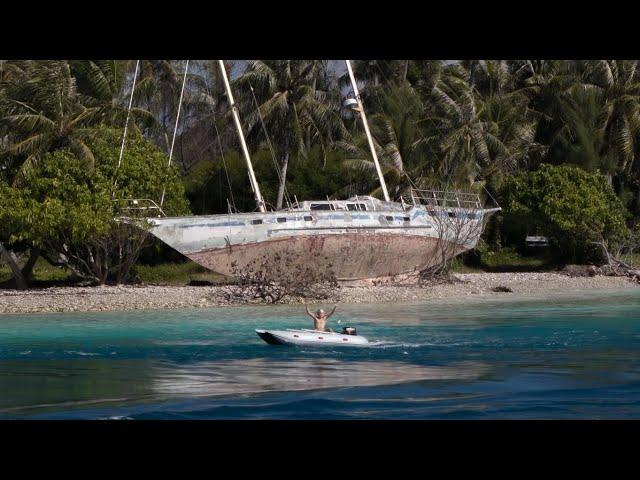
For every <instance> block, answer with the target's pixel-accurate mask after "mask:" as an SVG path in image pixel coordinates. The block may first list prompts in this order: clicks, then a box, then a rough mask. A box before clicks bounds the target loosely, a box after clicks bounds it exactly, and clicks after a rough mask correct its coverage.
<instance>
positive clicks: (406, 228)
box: [149, 208, 482, 281]
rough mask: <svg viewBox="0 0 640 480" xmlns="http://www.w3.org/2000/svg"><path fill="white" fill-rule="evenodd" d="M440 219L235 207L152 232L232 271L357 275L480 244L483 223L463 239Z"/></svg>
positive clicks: (430, 261)
mask: <svg viewBox="0 0 640 480" xmlns="http://www.w3.org/2000/svg"><path fill="white" fill-rule="evenodd" d="M459 214H460V215H463V214H464V215H467V214H468V215H470V216H471V215H473V217H471V218H472V219H471V220H469V225H470V226H471V227H473V226H474V225H479V224H481V223H482V215H481V214H476V213H470V212H468V211H463V210H460V211H459ZM443 215H448V213H447V212H444V211H443ZM434 218H436V217H434V216H433V214H430V213H427V212H426V211H425V210H424V209H421V208H414V209H411V210H409V211H406V212H404V211H403V212H398V211H386V212H385V211H376V212H345V213H342V212H340V213H338V212H274V213H264V214H260V213H254V214H230V215H212V216H204V217H183V218H166V219H157V220H154V221H153V222H152V223H153V226H152V227H151V228H150V229H149V231H150V232H151V233H152V234H153V235H155V236H156V237H158V238H159V239H160V240H162V241H163V242H165V243H167V244H168V245H170V246H171V247H173V248H175V249H176V250H178V251H179V252H180V253H182V254H184V255H185V256H187V257H188V258H190V259H191V260H193V261H194V262H196V263H198V264H200V265H202V266H204V267H206V268H208V269H210V270H212V271H215V272H218V273H221V274H224V275H228V276H232V277H233V276H241V275H243V274H246V273H247V272H249V273H250V272H251V271H254V272H255V271H259V270H268V271H271V272H274V273H276V274H277V275H290V274H300V273H303V272H305V271H308V269H313V270H314V271H321V272H325V271H326V272H330V273H331V274H332V275H331V276H334V277H335V278H336V279H337V280H339V281H350V280H362V279H371V278H379V277H393V276H397V275H404V274H411V273H417V272H419V271H420V270H422V269H424V268H426V267H428V266H431V265H434V264H436V263H437V262H440V261H442V257H443V252H446V256H454V255H457V254H458V253H460V252H462V251H464V250H467V249H469V248H473V247H474V246H475V243H476V242H477V240H478V237H479V234H480V232H481V229H480V228H478V229H476V230H477V232H476V231H475V230H473V228H472V230H473V232H474V233H473V234H472V235H466V236H465V238H464V241H462V242H458V241H456V240H460V236H459V235H454V236H453V238H452V235H451V234H450V232H449V231H444V230H443V228H444V227H443V223H441V222H438V221H435V220H434ZM256 222H257V223H256ZM458 243H459V244H458Z"/></svg>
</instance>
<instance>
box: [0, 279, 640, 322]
mask: <svg viewBox="0 0 640 480" xmlns="http://www.w3.org/2000/svg"><path fill="white" fill-rule="evenodd" d="M454 277H455V278H456V279H457V282H453V283H441V284H435V285H430V286H417V285H400V286H394V285H380V286H370V285H368V286H360V287H357V286H356V287H354V286H351V287H343V288H340V289H338V290H336V291H335V292H334V294H333V295H332V296H331V298H329V299H326V300H323V301H320V302H314V303H325V304H330V303H335V302H340V303H355V304H360V303H386V302H404V301H425V300H439V299H451V298H456V297H472V296H473V297H474V298H477V297H500V298H504V294H501V293H496V292H492V291H491V289H492V288H494V287H497V286H506V287H509V288H510V289H512V290H513V292H514V294H515V295H518V296H535V295H544V296H551V295H561V294H563V293H565V294H566V293H576V292H581V291H589V290H621V289H637V288H639V286H638V284H637V283H634V282H632V281H631V280H630V279H628V278H627V277H613V276H601V275H599V276H594V277H569V276H567V275H563V274H559V273H549V272H547V273H538V272H536V273H466V274H462V273H461V274H455V275H454ZM510 298H511V297H510ZM303 302H304V299H299V298H295V299H285V301H284V302H283V303H289V304H301V303H303ZM221 305H234V304H233V303H230V302H228V301H227V300H225V298H224V296H223V295H222V287H220V286H202V287H194V286H158V285H148V286H129V285H120V286H102V287H52V288H44V289H33V290H28V291H18V290H0V313H35V312H90V311H123V310H152V309H162V308H166V309H179V308H198V307H200V308H207V307H212V306H221Z"/></svg>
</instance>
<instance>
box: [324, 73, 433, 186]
mask: <svg viewBox="0 0 640 480" xmlns="http://www.w3.org/2000/svg"><path fill="white" fill-rule="evenodd" d="M378 101H379V105H378V108H379V111H380V113H373V114H370V115H368V118H369V123H370V129H371V136H372V137H373V144H374V148H375V150H376V154H377V156H378V159H379V161H380V165H381V168H382V171H383V175H384V177H385V183H386V184H387V187H388V190H389V194H390V196H391V197H393V198H397V197H398V196H399V195H401V194H403V193H404V192H405V190H406V189H407V188H410V187H411V186H412V184H413V182H412V180H411V176H413V175H416V176H419V175H422V174H424V172H425V170H427V169H428V168H429V166H430V165H432V164H431V163H430V162H429V159H430V158H431V157H430V155H429V154H428V151H427V150H426V147H427V145H426V143H425V141H424V133H423V131H422V129H421V126H420V122H421V120H422V118H423V115H424V106H423V104H422V101H421V99H420V96H419V95H418V93H417V92H416V91H415V90H414V89H413V88H412V87H411V86H409V85H401V86H396V85H391V86H389V87H388V88H386V89H385V90H384V94H382V95H380V97H379V98H378ZM383 112H384V113H383ZM359 125H360V124H359V123H358V126H359ZM335 145H336V147H337V148H338V149H340V150H341V151H343V152H344V153H345V154H346V155H347V158H346V159H345V160H344V165H345V167H346V168H348V169H351V170H355V171H359V172H362V173H364V174H365V175H366V178H367V184H368V187H369V193H370V194H371V195H376V196H379V195H380V194H381V187H379V186H377V185H378V177H377V172H376V168H375V164H374V163H373V160H372V158H371V152H370V149H369V145H368V141H367V137H366V135H365V133H364V132H363V131H362V130H358V131H357V132H355V134H353V135H351V136H350V137H349V138H346V139H344V140H341V141H338V142H336V143H335ZM374 185H375V186H374ZM352 188H353V185H348V186H347V187H346V188H345V189H344V191H342V192H337V193H339V194H340V193H342V194H344V193H346V192H347V191H351V190H352Z"/></svg>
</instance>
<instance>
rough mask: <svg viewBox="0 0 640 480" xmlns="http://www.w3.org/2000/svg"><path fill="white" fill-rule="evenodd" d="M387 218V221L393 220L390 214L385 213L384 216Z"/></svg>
mask: <svg viewBox="0 0 640 480" xmlns="http://www.w3.org/2000/svg"><path fill="white" fill-rule="evenodd" d="M384 218H386V219H387V222H393V217H392V216H390V215H387V216H386V217H384Z"/></svg>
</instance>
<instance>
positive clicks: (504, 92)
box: [426, 60, 544, 185]
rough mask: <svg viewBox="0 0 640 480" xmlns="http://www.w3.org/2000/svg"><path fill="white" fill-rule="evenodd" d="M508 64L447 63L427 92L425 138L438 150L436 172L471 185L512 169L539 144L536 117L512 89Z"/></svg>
mask: <svg viewBox="0 0 640 480" xmlns="http://www.w3.org/2000/svg"><path fill="white" fill-rule="evenodd" d="M515 85H516V82H515V79H514V78H512V75H511V73H510V68H509V65H508V64H507V63H506V62H503V61H489V60H487V61H484V60H481V61H477V62H474V63H472V64H469V65H466V66H465V65H462V64H456V65H449V66H447V67H446V69H445V70H444V72H443V75H442V76H441V78H440V79H439V81H438V82H437V83H436V85H435V86H434V88H433V90H432V94H431V101H432V104H431V106H430V111H429V114H428V118H427V121H426V123H427V131H428V132H430V133H429V136H428V138H429V139H430V141H431V142H434V143H435V144H436V145H437V148H438V149H439V150H440V153H441V159H440V169H439V172H440V175H441V176H443V177H445V178H447V181H449V180H451V179H452V180H453V181H454V183H458V184H469V185H471V184H473V183H474V182H476V181H478V180H482V181H484V180H486V179H487V178H488V177H490V176H492V175H494V174H496V173H502V172H509V171H511V172H514V171H517V170H518V169H519V168H521V167H522V166H525V165H524V164H526V163H528V162H529V160H530V158H531V157H532V156H534V154H536V155H537V157H540V156H541V155H542V153H543V152H544V148H543V147H542V146H541V145H540V144H539V143H537V142H536V141H535V131H536V125H537V121H538V117H539V115H538V114H536V113H535V112H534V111H532V110H531V109H530V108H529V106H528V105H529V99H528V97H527V96H526V95H525V93H524V92H523V91H521V90H520V89H518V88H516V87H515Z"/></svg>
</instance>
